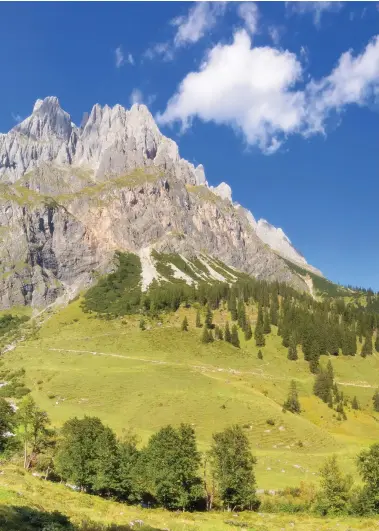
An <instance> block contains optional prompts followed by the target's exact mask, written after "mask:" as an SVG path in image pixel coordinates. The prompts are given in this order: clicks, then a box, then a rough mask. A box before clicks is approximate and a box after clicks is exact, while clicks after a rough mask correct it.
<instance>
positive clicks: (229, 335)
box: [224, 321, 232, 343]
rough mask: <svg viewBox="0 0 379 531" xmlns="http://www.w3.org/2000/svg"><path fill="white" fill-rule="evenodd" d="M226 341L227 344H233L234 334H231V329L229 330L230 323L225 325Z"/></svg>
mask: <svg viewBox="0 0 379 531" xmlns="http://www.w3.org/2000/svg"><path fill="white" fill-rule="evenodd" d="M224 337H225V341H226V342H227V343H231V342H232V334H231V333H230V328H229V323H228V321H226V324H225V335H224Z"/></svg>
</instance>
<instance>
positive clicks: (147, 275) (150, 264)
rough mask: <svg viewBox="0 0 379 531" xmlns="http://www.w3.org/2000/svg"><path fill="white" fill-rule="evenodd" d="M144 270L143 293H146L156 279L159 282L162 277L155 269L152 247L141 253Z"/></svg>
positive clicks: (144, 249)
mask: <svg viewBox="0 0 379 531" xmlns="http://www.w3.org/2000/svg"><path fill="white" fill-rule="evenodd" d="M139 257H140V260H141V268H142V291H146V290H147V288H148V287H149V285H150V284H151V283H152V281H153V280H154V279H156V280H159V278H160V276H159V273H158V271H157V270H156V268H155V264H154V261H153V259H152V257H151V247H150V246H148V247H144V248H143V249H141V250H140V252H139Z"/></svg>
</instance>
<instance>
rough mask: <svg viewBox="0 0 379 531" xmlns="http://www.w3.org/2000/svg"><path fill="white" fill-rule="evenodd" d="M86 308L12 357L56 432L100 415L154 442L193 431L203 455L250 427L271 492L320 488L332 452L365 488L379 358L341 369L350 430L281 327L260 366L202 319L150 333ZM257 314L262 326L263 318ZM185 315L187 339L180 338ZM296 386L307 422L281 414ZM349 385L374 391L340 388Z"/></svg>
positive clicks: (51, 325)
mask: <svg viewBox="0 0 379 531" xmlns="http://www.w3.org/2000/svg"><path fill="white" fill-rule="evenodd" d="M80 302H81V301H80V300H78V301H75V302H73V303H71V304H70V305H69V306H67V307H66V308H64V309H63V310H62V311H60V312H59V313H57V314H55V315H53V316H52V317H51V318H50V319H49V320H48V321H47V322H46V323H45V324H44V325H43V327H42V328H41V330H40V332H39V334H38V338H37V339H34V340H32V339H28V340H27V341H24V342H22V343H20V344H19V346H18V347H17V348H16V349H15V350H13V351H12V352H9V353H6V354H4V356H3V361H4V366H3V368H4V369H7V368H9V369H12V370H17V369H20V368H24V369H25V371H26V374H25V377H24V383H25V385H26V386H27V387H28V388H30V389H31V390H32V394H33V396H34V397H35V399H36V400H37V402H38V403H39V404H40V406H41V407H43V408H44V409H45V410H46V411H47V412H48V414H49V416H50V417H51V419H52V421H53V423H54V424H55V425H58V426H59V425H61V424H62V423H63V422H64V421H65V420H67V419H68V418H70V417H72V416H79V417H81V416H83V415H84V414H86V415H97V416H99V417H100V418H101V419H102V420H103V421H105V422H106V423H107V424H109V425H110V426H111V427H112V428H113V429H115V430H116V432H117V433H118V434H121V433H122V431H123V430H124V429H128V428H132V429H134V430H135V431H136V432H137V434H138V435H139V437H140V440H141V443H144V442H146V440H147V439H148V437H149V436H150V435H151V434H152V433H153V432H154V431H156V430H157V429H159V428H160V427H161V426H163V425H166V424H168V423H173V424H177V423H178V422H180V421H183V422H189V423H190V424H193V425H194V427H195V429H196V433H197V436H198V440H199V446H200V449H201V451H204V450H206V449H207V448H208V447H209V444H210V442H211V437H212V434H213V433H214V432H216V431H219V430H222V429H223V428H224V427H226V426H227V425H230V424H232V423H240V424H241V425H243V426H244V427H245V430H246V433H247V435H248V436H249V440H250V442H251V445H252V449H253V452H254V453H255V455H256V456H257V457H258V465H257V480H258V487H259V488H264V489H278V488H282V487H285V486H289V485H292V486H296V485H298V484H299V483H300V481H302V480H305V481H312V482H317V481H318V476H317V473H318V469H319V467H320V464H321V462H322V461H323V460H324V459H325V457H326V456H327V455H329V454H331V453H333V452H336V453H337V454H338V455H339V456H340V458H341V462H342V461H343V466H344V469H345V470H346V471H349V472H352V473H353V474H354V475H355V477H357V476H356V470H355V457H356V454H357V453H358V452H359V451H360V450H361V449H362V448H364V447H365V446H367V445H369V444H371V443H373V442H374V441H376V440H377V439H378V437H379V416H378V414H376V413H374V412H373V410H372V404H371V397H372V395H373V392H374V387H375V386H376V384H377V382H376V374H377V370H378V369H379V359H378V357H377V356H376V355H374V356H372V357H369V358H366V359H363V358H361V357H359V356H357V357H355V358H350V357H349V358H346V357H343V356H340V357H338V358H335V359H334V358H333V360H332V362H333V367H334V369H335V373H336V379H337V381H339V382H341V384H340V388H341V389H343V391H344V393H345V395H346V396H348V397H349V398H352V397H353V396H354V395H356V396H357V398H358V400H359V402H360V404H361V406H362V410H360V411H352V410H351V409H350V408H347V416H348V420H347V421H344V422H340V421H337V419H336V417H335V413H334V412H333V411H332V410H330V409H329V408H328V407H327V406H326V405H325V404H323V403H322V402H321V401H319V400H318V399H317V398H315V397H314V396H313V394H312V386H313V378H314V377H313V376H312V375H311V374H310V372H309V369H308V366H307V363H305V362H304V361H303V360H302V359H300V360H299V361H297V362H290V361H288V360H287V358H286V354H287V351H286V349H284V348H283V347H282V346H281V343H280V338H279V337H278V336H277V335H276V330H275V327H273V333H272V334H271V335H270V336H268V337H267V344H266V346H265V347H264V348H263V349H262V350H263V360H259V359H258V358H257V351H258V349H257V347H255V345H254V342H253V341H249V342H246V341H245V340H244V338H243V337H242V335H241V349H235V348H234V347H232V346H231V345H229V344H227V343H224V342H217V343H213V344H211V345H203V344H202V343H201V342H200V335H201V330H200V329H197V328H195V314H196V312H195V309H194V308H192V309H185V308H180V309H179V310H178V312H176V313H175V314H170V315H163V316H162V318H161V320H160V321H157V320H156V321H151V322H147V328H148V329H147V330H145V331H141V330H140V329H139V317H138V316H128V317H123V318H120V319H114V320H111V321H103V320H99V319H97V318H95V317H94V316H93V315H90V314H84V313H83V312H82V310H81V308H80ZM248 314H249V318H250V319H251V320H254V319H255V310H254V309H252V308H250V309H249V311H248ZM184 315H187V318H188V321H189V325H190V329H189V331H188V332H187V333H186V332H181V331H180V324H181V322H182V320H183V317H184ZM227 319H229V315H228V313H227V311H226V310H225V309H221V310H220V311H217V312H215V313H214V321H215V322H216V323H217V324H220V325H222V324H224V323H225V322H226V320H227ZM74 351H77V352H74ZM94 353H96V354H94ZM300 358H302V354H301V353H300ZM291 379H295V380H296V382H297V385H298V389H299V393H300V402H301V405H302V408H303V412H302V414H301V415H300V416H298V415H292V414H291V413H283V412H282V404H283V402H284V400H285V398H286V396H287V391H288V387H289V382H290V380H291ZM349 383H354V384H355V385H371V386H373V387H353V386H350V385H342V384H349ZM269 418H272V419H273V420H274V421H275V425H274V426H270V425H268V424H267V422H266V421H267V419H269ZM299 441H301V445H302V446H299Z"/></svg>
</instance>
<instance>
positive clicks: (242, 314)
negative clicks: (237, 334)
mask: <svg viewBox="0 0 379 531" xmlns="http://www.w3.org/2000/svg"><path fill="white" fill-rule="evenodd" d="M237 315H238V326H239V327H240V328H241V330H244V329H245V326H246V309H245V304H244V302H243V299H239V301H238V308H237Z"/></svg>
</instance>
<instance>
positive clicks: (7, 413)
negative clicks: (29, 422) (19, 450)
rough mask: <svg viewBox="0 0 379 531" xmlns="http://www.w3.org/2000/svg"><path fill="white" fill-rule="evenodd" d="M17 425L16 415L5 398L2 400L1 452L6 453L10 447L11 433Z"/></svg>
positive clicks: (0, 424) (0, 416)
mask: <svg viewBox="0 0 379 531" xmlns="http://www.w3.org/2000/svg"><path fill="white" fill-rule="evenodd" d="M15 425H16V418H15V413H14V411H13V409H12V407H11V405H10V404H9V402H7V401H6V400H5V398H0V452H1V453H2V452H4V451H5V449H6V448H7V446H9V443H10V440H11V437H9V434H10V433H13V430H14V428H15Z"/></svg>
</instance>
